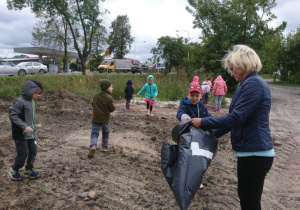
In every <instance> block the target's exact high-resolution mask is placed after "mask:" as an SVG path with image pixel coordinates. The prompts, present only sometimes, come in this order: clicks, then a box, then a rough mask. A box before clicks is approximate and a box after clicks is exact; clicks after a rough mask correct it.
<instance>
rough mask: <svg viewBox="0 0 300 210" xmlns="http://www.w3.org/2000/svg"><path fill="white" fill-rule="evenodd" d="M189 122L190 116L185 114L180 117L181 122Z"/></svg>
mask: <svg viewBox="0 0 300 210" xmlns="http://www.w3.org/2000/svg"><path fill="white" fill-rule="evenodd" d="M188 120H191V118H190V116H189V115H187V114H183V115H181V120H180V121H181V122H183V121H188Z"/></svg>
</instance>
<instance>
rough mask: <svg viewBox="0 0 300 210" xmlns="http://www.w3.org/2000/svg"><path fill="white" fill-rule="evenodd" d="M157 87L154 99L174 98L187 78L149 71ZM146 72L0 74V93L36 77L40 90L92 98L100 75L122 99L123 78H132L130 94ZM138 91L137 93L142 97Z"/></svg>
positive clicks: (16, 90)
mask: <svg viewBox="0 0 300 210" xmlns="http://www.w3.org/2000/svg"><path fill="white" fill-rule="evenodd" d="M153 75H154V77H155V80H154V82H155V84H156V85H157V87H158V100H161V101H175V100H179V99H181V98H183V97H184V96H186V91H187V88H188V86H189V83H190V82H189V81H188V80H187V79H186V77H180V78H179V79H178V78H177V74H167V75H166V76H164V75H163V74H153ZM147 76H148V74H94V75H47V76H43V75H35V76H26V77H18V76H14V77H0V86H1V89H0V97H2V98H3V97H16V96H19V95H20V94H21V93H22V87H23V84H24V82H25V81H26V80H28V79H36V80H38V81H39V82H41V83H42V84H43V86H44V91H47V90H53V89H66V90H69V91H71V92H73V93H75V94H77V95H81V96H84V97H86V98H90V99H91V98H92V97H93V96H94V95H95V93H97V92H98V91H99V90H100V88H99V80H100V79H108V80H110V81H111V82H112V83H113V87H114V90H113V93H112V96H113V98H114V99H115V100H118V99H123V98H124V96H125V92H124V89H125V86H126V82H127V80H129V79H130V80H132V82H133V87H134V89H135V91H134V94H135V95H136V93H137V92H138V91H139V90H140V89H141V88H142V87H143V86H144V84H145V83H146V81H147ZM143 96H144V95H141V96H139V97H143Z"/></svg>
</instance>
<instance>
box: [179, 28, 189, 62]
mask: <svg viewBox="0 0 300 210" xmlns="http://www.w3.org/2000/svg"><path fill="white" fill-rule="evenodd" d="M180 31H184V32H186V33H187V34H188V41H189V40H190V33H189V32H188V31H187V30H176V32H180ZM188 59H190V52H189V51H188Z"/></svg>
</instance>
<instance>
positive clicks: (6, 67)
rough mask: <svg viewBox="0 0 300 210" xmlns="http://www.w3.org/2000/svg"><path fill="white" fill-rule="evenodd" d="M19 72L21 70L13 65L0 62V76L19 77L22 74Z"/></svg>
mask: <svg viewBox="0 0 300 210" xmlns="http://www.w3.org/2000/svg"><path fill="white" fill-rule="evenodd" d="M19 70H20V68H19V67H16V66H15V65H14V64H13V63H11V62H8V61H4V60H0V75H8V76H14V75H18V74H19V73H20V72H19ZM19 75H20V74H19Z"/></svg>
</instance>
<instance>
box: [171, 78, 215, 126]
mask: <svg viewBox="0 0 300 210" xmlns="http://www.w3.org/2000/svg"><path fill="white" fill-rule="evenodd" d="M201 98H202V93H201V85H200V84H199V77H198V76H194V80H193V82H192V83H191V84H190V86H189V88H188V93H187V97H185V98H183V99H182V100H181V101H180V106H179V109H178V111H177V115H176V117H177V119H178V120H179V121H181V122H182V121H186V120H190V119H192V118H204V117H211V116H212V115H211V114H210V113H209V112H208V111H207V108H206V107H205V106H204V105H203V104H202V103H201V102H200V99H201Z"/></svg>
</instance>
